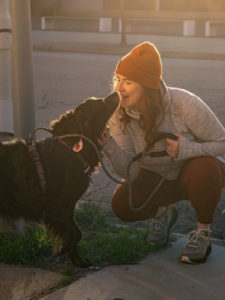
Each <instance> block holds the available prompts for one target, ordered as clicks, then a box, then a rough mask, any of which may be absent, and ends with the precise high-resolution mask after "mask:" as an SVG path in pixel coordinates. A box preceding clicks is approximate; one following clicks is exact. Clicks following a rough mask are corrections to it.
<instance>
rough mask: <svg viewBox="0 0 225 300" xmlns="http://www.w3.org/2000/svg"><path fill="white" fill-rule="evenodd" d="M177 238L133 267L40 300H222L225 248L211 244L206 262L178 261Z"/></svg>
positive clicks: (93, 277) (117, 269)
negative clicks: (193, 263) (211, 249)
mask: <svg viewBox="0 0 225 300" xmlns="http://www.w3.org/2000/svg"><path fill="white" fill-rule="evenodd" d="M185 242H186V238H181V239H179V240H178V241H177V242H175V243H174V244H173V245H171V246H169V247H168V248H166V249H163V250H160V251H157V252H155V253H153V254H150V255H149V256H148V257H147V258H145V259H144V260H142V261H141V263H140V264H137V265H127V266H126V265H121V266H112V267H108V268H105V269H102V270H100V271H99V272H96V273H93V274H91V275H88V276H87V277H85V278H81V279H79V280H78V281H76V282H74V283H73V284H71V285H69V286H67V287H65V288H63V289H61V290H58V291H56V292H54V293H52V294H50V295H48V296H45V297H43V298H41V300H73V299H74V300H76V299H79V300H119V299H120V300H151V299H152V300H175V299H177V300H190V299H193V300H199V299H204V300H212V299H213V300H224V299H225V285H224V283H225V248H224V247H220V246H216V245H213V251H212V254H211V255H210V256H209V258H208V261H207V263H204V264H199V265H187V264H181V263H179V262H178V257H179V254H180V252H181V251H182V249H183V246H184V244H185Z"/></svg>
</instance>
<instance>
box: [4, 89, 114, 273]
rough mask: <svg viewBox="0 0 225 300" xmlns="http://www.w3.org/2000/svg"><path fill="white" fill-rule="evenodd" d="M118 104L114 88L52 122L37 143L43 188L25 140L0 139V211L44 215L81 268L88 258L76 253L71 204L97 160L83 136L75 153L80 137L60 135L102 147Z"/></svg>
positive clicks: (13, 215)
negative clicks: (46, 134) (47, 133)
mask: <svg viewBox="0 0 225 300" xmlns="http://www.w3.org/2000/svg"><path fill="white" fill-rule="evenodd" d="M118 103H119V99H118V96H117V94H116V93H114V94H112V95H110V96H108V97H106V98H104V99H96V98H88V99H86V100H85V101H83V102H82V103H81V104H80V105H78V106H77V107H76V108H75V109H74V110H71V111H69V112H67V113H65V114H64V115H61V116H60V117H59V119H57V120H55V121H52V122H51V123H50V130H51V132H52V134H53V136H55V137H52V138H47V139H44V140H41V141H39V142H37V143H35V145H36V149H37V152H38V153H39V156H40V161H41V164H42V166H43V169H44V175H45V178H46V188H45V190H43V189H42V188H41V180H40V175H38V171H37V169H38V168H37V166H36V165H35V163H34V161H33V159H32V158H31V154H30V152H29V151H28V145H27V143H26V142H25V141H23V140H18V139H15V140H13V141H11V142H4V143H0V164H1V168H0V182H1V199H0V214H2V215H3V216H5V217H9V218H11V219H17V218H19V217H24V218H29V219H39V218H42V219H43V223H44V224H45V226H46V228H47V229H48V231H49V232H50V233H53V234H54V235H55V236H57V237H59V238H60V240H61V244H62V250H63V252H66V253H68V255H69V257H70V258H71V260H72V262H73V263H74V264H76V265H79V266H82V267H85V266H87V265H88V263H87V262H86V261H85V260H84V259H82V258H81V257H80V256H79V254H78V252H77V247H76V244H77V242H78V241H79V240H80V239H81V232H80V230H79V228H78V227H77V225H76V223H75V222H74V218H73V216H74V206H75V204H76V202H77V201H78V200H79V198H80V197H81V195H82V194H83V193H84V192H85V191H86V189H87V187H88V185H89V179H90V174H91V173H92V172H93V171H94V170H95V168H96V167H97V166H98V164H99V159H98V156H97V155H96V152H95V150H94V149H93V146H92V145H91V144H90V143H89V142H88V141H87V140H85V139H83V140H82V142H83V148H82V150H81V151H80V152H74V151H73V148H74V145H77V142H78V141H79V140H80V138H79V137H70V138H60V136H63V135H67V134H82V135H84V136H86V137H88V138H89V139H91V140H92V141H93V142H94V143H95V144H96V146H97V148H98V149H99V150H101V147H100V145H99V144H98V138H99V136H100V134H101V133H102V131H103V130H104V127H105V125H106V123H107V121H108V119H109V118H110V116H111V115H112V113H113V112H114V110H115V109H116V107H117V105H118Z"/></svg>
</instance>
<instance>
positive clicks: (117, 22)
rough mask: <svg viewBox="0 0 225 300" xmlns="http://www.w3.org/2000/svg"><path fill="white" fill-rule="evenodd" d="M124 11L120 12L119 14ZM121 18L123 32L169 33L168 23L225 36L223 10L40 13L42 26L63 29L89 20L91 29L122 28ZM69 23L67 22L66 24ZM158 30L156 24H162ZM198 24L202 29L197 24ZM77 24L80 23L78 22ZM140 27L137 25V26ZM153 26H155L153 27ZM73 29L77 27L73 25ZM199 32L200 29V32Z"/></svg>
mask: <svg viewBox="0 0 225 300" xmlns="http://www.w3.org/2000/svg"><path fill="white" fill-rule="evenodd" d="M122 14H123V15H122ZM122 20H123V21H124V30H125V32H126V33H148V34H149V33H150V34H154V30H155V34H165V35H166V34H168V33H169V34H171V33H170V30H169V28H170V26H172V27H173V28H176V26H177V28H178V27H179V30H178V29H176V30H175V35H182V36H196V35H202V36H205V37H214V36H222V37H225V12H196V11H193V12H190V11H179V12H178V11H124V12H122V11H121V10H115V11H67V10H59V15H57V16H43V17H42V18H41V29H42V30H57V29H59V30H60V26H59V24H61V28H62V30H66V26H68V27H69V26H70V27H71V28H72V25H71V24H76V23H77V26H78V24H79V23H80V24H81V23H82V22H83V24H88V23H89V24H90V26H89V28H91V29H92V30H91V31H98V32H121V31H122ZM67 24H70V25H67ZM162 25H163V26H165V27H164V28H165V29H163V28H161V32H157V26H158V28H159V26H161V27H162ZM200 26H201V30H199V28H198V27H200ZM78 27H79V26H78ZM87 27H88V26H87ZM138 28H139V29H138ZM154 28H155V29H154ZM75 30H76V28H75ZM199 32H200V33H199Z"/></svg>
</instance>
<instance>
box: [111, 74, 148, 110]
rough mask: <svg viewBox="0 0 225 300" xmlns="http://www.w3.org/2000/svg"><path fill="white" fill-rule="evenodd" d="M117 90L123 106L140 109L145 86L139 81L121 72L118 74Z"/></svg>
mask: <svg viewBox="0 0 225 300" xmlns="http://www.w3.org/2000/svg"><path fill="white" fill-rule="evenodd" d="M116 91H117V93H118V94H119V97H120V101H121V106H122V107H123V108H133V109H134V108H136V109H138V106H139V105H140V102H141V99H142V98H143V96H144V88H143V87H142V86H141V85H140V84H139V83H137V82H134V81H131V80H129V79H127V78H126V77H124V76H122V75H119V74H118V75H117V82H116Z"/></svg>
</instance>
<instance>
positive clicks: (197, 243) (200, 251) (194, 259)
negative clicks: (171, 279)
mask: <svg viewBox="0 0 225 300" xmlns="http://www.w3.org/2000/svg"><path fill="white" fill-rule="evenodd" d="M211 250H212V242H211V241H210V230H207V229H198V230H194V231H192V232H190V233H189V241H188V242H187V244H186V245H185V247H184V250H183V252H182V253H181V255H180V262H183V263H190V264H195V263H202V262H205V261H206V259H207V257H208V256H209V254H210V253H211Z"/></svg>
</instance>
